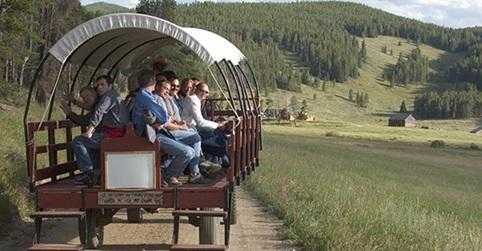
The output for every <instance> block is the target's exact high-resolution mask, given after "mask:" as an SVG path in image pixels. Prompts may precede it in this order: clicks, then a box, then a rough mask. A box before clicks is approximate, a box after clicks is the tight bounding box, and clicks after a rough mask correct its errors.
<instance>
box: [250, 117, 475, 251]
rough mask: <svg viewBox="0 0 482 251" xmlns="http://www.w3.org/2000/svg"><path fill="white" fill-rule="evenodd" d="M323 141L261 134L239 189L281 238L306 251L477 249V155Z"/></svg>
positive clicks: (296, 131) (294, 131) (270, 129)
mask: <svg viewBox="0 0 482 251" xmlns="http://www.w3.org/2000/svg"><path fill="white" fill-rule="evenodd" d="M348 130H351V129H348ZM324 135H325V134H324V132H323V130H322V129H320V128H292V127H286V126H274V125H271V126H270V125H267V126H265V134H264V136H265V137H264V151H263V153H262V166H261V167H260V168H258V169H257V172H256V174H255V175H254V176H252V177H251V178H250V180H249V181H248V187H249V188H250V189H251V190H252V191H254V193H255V194H256V195H258V196H259V198H261V199H262V200H263V201H264V202H266V204H267V205H269V206H270V207H272V209H274V210H275V211H276V212H277V213H278V214H279V215H280V216H281V217H282V218H283V219H284V221H285V224H286V228H285V234H286V236H287V237H288V238H290V239H293V240H296V241H298V242H299V243H301V244H302V245H304V246H305V247H306V248H307V249H309V250H324V249H345V250H359V249H385V250H386V249H388V250H393V249H415V250H427V249H430V250H437V249H438V250H480V249H481V248H482V225H481V224H482V193H481V192H480V191H482V166H481V165H480V163H481V161H482V151H480V150H479V151H476V150H465V149H461V148H452V147H447V148H442V149H434V148H431V147H429V146H427V145H426V144H422V143H417V142H412V143H406V142H389V141H382V140H370V139H366V138H363V137H362V138H361V139H355V138H353V137H326V136H324ZM375 138H376V137H375ZM479 142H480V141H479Z"/></svg>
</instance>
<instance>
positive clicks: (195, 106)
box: [181, 95, 219, 129]
mask: <svg viewBox="0 0 482 251" xmlns="http://www.w3.org/2000/svg"><path fill="white" fill-rule="evenodd" d="M182 104H183V109H182V113H181V119H182V120H183V121H185V122H186V124H187V125H189V126H191V127H201V128H209V129H216V128H218V126H219V124H218V123H216V122H214V121H211V120H207V119H204V118H203V115H202V113H201V100H200V99H199V97H198V96H197V95H191V96H187V97H186V98H184V100H183V101H182Z"/></svg>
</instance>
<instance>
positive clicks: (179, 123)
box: [174, 120, 186, 125]
mask: <svg viewBox="0 0 482 251" xmlns="http://www.w3.org/2000/svg"><path fill="white" fill-rule="evenodd" d="M174 123H175V124H177V125H186V122H185V121H182V120H174Z"/></svg>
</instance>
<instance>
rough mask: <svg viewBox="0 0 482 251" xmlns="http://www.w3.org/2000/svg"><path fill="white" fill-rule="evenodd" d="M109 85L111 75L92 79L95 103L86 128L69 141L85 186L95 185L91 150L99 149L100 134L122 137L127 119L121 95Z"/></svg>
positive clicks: (101, 135) (93, 161) (110, 83)
mask: <svg viewBox="0 0 482 251" xmlns="http://www.w3.org/2000/svg"><path fill="white" fill-rule="evenodd" d="M112 84H113V80H112V78H110V77H109V76H106V75H103V76H100V77H98V78H97V79H96V81H95V90H96V91H97V95H98V102H97V103H96V105H95V107H94V109H93V110H92V112H91V114H90V115H89V116H88V120H87V123H86V126H87V130H86V132H84V133H83V134H82V135H80V136H77V137H75V138H74V140H72V150H73V152H74V155H75V158H76V161H77V165H78V166H79V168H80V170H82V171H83V172H84V173H85V175H86V179H85V180H83V181H84V183H87V185H89V186H91V185H93V184H95V183H96V182H97V178H98V176H99V171H98V170H96V172H95V173H94V164H95V159H93V158H92V154H91V153H92V152H97V151H98V150H99V148H100V143H101V141H102V139H103V138H104V137H111V138H115V137H120V136H123V134H124V133H125V126H126V124H127V121H128V116H127V111H126V108H125V106H123V105H122V104H121V98H120V96H119V94H118V93H117V92H116V91H115V90H114V89H113V87H112Z"/></svg>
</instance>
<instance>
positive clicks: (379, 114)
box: [371, 112, 398, 118]
mask: <svg viewBox="0 0 482 251" xmlns="http://www.w3.org/2000/svg"><path fill="white" fill-rule="evenodd" d="M395 114H398V112H372V113H371V115H373V116H376V117H383V118H390V117H391V116H393V115H395Z"/></svg>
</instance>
